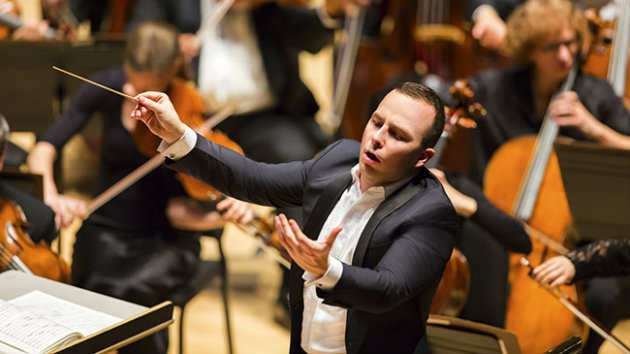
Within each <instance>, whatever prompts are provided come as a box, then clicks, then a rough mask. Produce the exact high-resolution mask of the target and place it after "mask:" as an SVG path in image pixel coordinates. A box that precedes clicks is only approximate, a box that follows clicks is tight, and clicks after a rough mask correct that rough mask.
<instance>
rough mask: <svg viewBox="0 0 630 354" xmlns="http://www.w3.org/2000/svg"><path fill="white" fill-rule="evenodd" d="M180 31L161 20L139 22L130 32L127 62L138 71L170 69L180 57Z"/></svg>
mask: <svg viewBox="0 0 630 354" xmlns="http://www.w3.org/2000/svg"><path fill="white" fill-rule="evenodd" d="M178 37H179V32H178V31H177V29H176V28H175V27H173V26H172V25H170V24H168V23H166V22H160V21H147V22H143V23H141V24H139V25H138V26H137V27H136V28H134V30H133V31H132V32H131V33H130V34H129V37H128V38H127V45H126V47H125V64H126V65H128V66H129V68H130V69H132V70H133V71H136V72H159V71H164V70H167V69H170V68H172V67H173V65H174V64H175V63H176V62H177V59H178V58H179V57H180V55H181V53H180V49H179V40H178Z"/></svg>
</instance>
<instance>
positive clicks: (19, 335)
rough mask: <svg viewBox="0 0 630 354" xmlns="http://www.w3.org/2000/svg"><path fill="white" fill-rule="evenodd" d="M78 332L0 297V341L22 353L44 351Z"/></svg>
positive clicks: (77, 335) (74, 337)
mask: <svg viewBox="0 0 630 354" xmlns="http://www.w3.org/2000/svg"><path fill="white" fill-rule="evenodd" d="M79 337H80V334H78V333H77V332H75V331H73V330H72V329H70V328H67V327H65V326H63V325H61V324H59V323H56V322H53V321H51V320H49V319H46V318H44V317H42V316H40V315H37V314H33V313H29V312H28V311H26V310H24V309H22V308H21V307H19V306H17V305H14V304H11V303H9V302H6V301H4V300H0V341H2V342H3V343H4V344H6V345H9V346H12V347H15V348H18V349H20V350H22V351H24V352H26V353H45V352H48V351H50V350H51V349H52V348H54V347H58V346H60V345H63V343H66V342H69V341H72V340H74V339H78V338H79Z"/></svg>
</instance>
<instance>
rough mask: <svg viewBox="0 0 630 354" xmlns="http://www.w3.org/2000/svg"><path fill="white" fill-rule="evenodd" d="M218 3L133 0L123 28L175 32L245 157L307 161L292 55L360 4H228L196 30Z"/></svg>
mask: <svg viewBox="0 0 630 354" xmlns="http://www.w3.org/2000/svg"><path fill="white" fill-rule="evenodd" d="M221 2H223V1H213V0H139V1H138V2H137V5H136V8H135V10H134V16H133V18H132V21H131V24H130V27H131V28H133V27H134V26H136V25H137V24H139V23H142V22H143V21H146V20H162V21H167V22H169V23H171V24H173V25H175V26H176V27H177V28H178V29H179V30H180V32H181V33H182V34H181V35H180V45H181V48H182V52H183V53H184V56H185V57H186V58H188V59H190V60H191V61H192V63H191V64H192V71H193V73H194V74H195V75H194V76H195V81H196V82H197V84H198V86H199V90H200V92H201V94H202V96H203V97H204V99H205V100H206V102H207V103H208V104H209V106H210V107H213V108H217V109H218V108H221V107H223V106H225V105H232V106H235V107H236V111H237V113H236V114H235V115H233V116H232V117H230V119H228V120H225V121H224V122H222V123H221V124H219V125H218V126H217V129H219V130H221V131H224V132H225V133H227V134H228V135H229V136H230V138H231V139H233V140H234V141H236V143H238V144H239V145H240V146H241V147H242V148H243V150H244V151H245V154H246V156H248V157H250V158H252V159H254V160H256V161H261V162H268V163H281V162H289V161H297V160H306V159H310V158H312V157H313V156H314V155H315V154H316V153H317V152H318V151H319V150H320V149H321V148H323V147H324V146H325V145H326V142H327V141H326V140H327V139H326V137H325V136H324V134H323V132H322V131H321V128H320V126H319V125H318V124H317V122H316V121H315V113H316V112H317V111H318V109H319V107H318V105H317V102H316V101H315V98H314V96H313V94H312V93H311V92H310V91H309V89H308V88H307V87H306V85H305V84H304V83H303V82H302V80H301V78H300V65H299V61H298V55H299V53H300V52H301V51H307V52H309V53H316V52H318V51H320V50H321V49H322V48H323V47H324V46H326V45H328V44H331V43H332V42H333V34H334V30H335V29H336V28H339V27H340V26H341V24H342V22H341V21H340V19H339V16H341V15H343V12H344V9H345V6H346V5H347V4H348V3H350V2H356V3H359V4H365V3H366V2H367V1H366V0H326V1H325V4H324V5H323V6H321V7H319V8H317V9H310V8H306V7H304V6H303V5H305V3H306V2H305V1H302V0H295V1H292V0H286V1H285V0H281V1H248V0H236V2H235V3H234V5H233V6H232V8H231V9H230V10H229V11H228V12H227V14H226V15H225V17H224V18H223V19H222V20H221V21H220V22H219V23H218V25H217V27H216V28H215V29H214V30H210V31H207V33H206V34H205V35H203V34H202V33H199V31H200V29H201V28H203V26H204V24H205V23H207V22H208V21H209V20H210V18H212V16H213V13H215V12H216V11H218V10H217V9H218V7H219V4H220V3H221ZM296 5H297V6H296ZM201 32H203V31H201ZM280 212H283V213H285V214H289V215H290V217H291V218H293V219H297V220H299V219H300V215H301V212H300V211H299V210H295V209H294V210H289V209H281V210H280ZM283 271H284V273H283V274H284V280H283V283H282V284H283V285H282V287H281V290H280V292H281V293H280V294H279V296H278V306H277V308H276V320H277V321H278V322H280V323H283V324H288V320H286V318H287V316H286V314H288V310H289V304H288V296H287V295H288V288H287V286H286V284H287V276H288V272H286V270H284V269H283Z"/></svg>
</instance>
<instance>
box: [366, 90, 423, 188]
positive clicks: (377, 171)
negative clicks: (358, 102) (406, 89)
mask: <svg viewBox="0 0 630 354" xmlns="http://www.w3.org/2000/svg"><path fill="white" fill-rule="evenodd" d="M434 118H435V109H434V108H433V107H432V106H431V105H429V104H428V103H426V102H424V101H422V100H419V99H415V98H412V97H409V96H407V95H405V94H403V93H401V92H399V91H397V90H394V91H392V92H390V93H389V94H387V96H385V98H384V99H383V101H381V104H380V105H379V106H378V108H377V109H376V111H374V113H373V114H372V117H371V118H370V121H369V122H368V124H367V126H366V127H365V130H364V131H363V138H362V139H361V155H360V156H359V168H360V171H361V177H360V181H361V190H362V191H365V190H366V189H367V188H370V187H373V186H379V185H384V184H387V183H391V182H395V181H398V180H401V179H403V178H406V177H408V176H411V175H412V174H414V173H415V172H416V169H417V168H418V167H421V166H422V165H424V163H426V162H427V161H428V160H429V159H430V158H431V156H433V154H434V153H435V151H434V150H433V149H431V148H427V149H423V148H422V147H421V145H422V139H423V136H424V134H425V133H426V132H427V131H428V130H429V128H430V126H431V124H432V123H433V119H434Z"/></svg>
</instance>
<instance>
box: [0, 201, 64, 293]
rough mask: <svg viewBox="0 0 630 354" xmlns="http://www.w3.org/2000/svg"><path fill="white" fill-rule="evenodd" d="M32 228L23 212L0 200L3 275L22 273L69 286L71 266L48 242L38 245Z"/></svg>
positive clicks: (16, 206)
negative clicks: (6, 272) (12, 271)
mask: <svg viewBox="0 0 630 354" xmlns="http://www.w3.org/2000/svg"><path fill="white" fill-rule="evenodd" d="M28 226H29V224H28V221H27V220H26V216H25V215H24V211H22V208H21V207H20V206H19V205H17V204H16V203H14V202H12V201H10V200H8V199H6V198H3V197H0V230H2V231H1V232H0V271H5V270H9V269H11V270H19V271H22V272H25V273H30V274H35V275H38V276H41V277H44V278H48V279H52V280H56V281H60V282H64V283H68V282H69V281H70V268H69V267H68V264H67V263H66V262H65V261H64V260H63V259H62V258H61V257H60V256H59V255H58V254H56V253H54V252H53V251H51V250H50V248H48V246H47V245H46V244H45V243H44V241H41V242H40V243H39V244H35V243H34V242H33V241H32V240H31V238H30V236H29V235H28V232H27V230H28Z"/></svg>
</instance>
